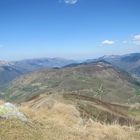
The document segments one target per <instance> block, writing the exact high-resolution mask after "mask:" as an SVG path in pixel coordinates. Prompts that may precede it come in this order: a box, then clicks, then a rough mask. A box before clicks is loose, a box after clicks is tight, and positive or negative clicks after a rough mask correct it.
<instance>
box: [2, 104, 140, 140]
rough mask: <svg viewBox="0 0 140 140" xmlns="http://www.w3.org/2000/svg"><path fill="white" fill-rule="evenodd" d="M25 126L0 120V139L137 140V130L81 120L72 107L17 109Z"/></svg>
mask: <svg viewBox="0 0 140 140" xmlns="http://www.w3.org/2000/svg"><path fill="white" fill-rule="evenodd" d="M20 110H21V111H22V112H24V113H25V114H26V115H27V117H28V119H29V122H28V123H23V122H20V121H17V120H0V140H140V130H136V129H135V128H134V127H127V126H120V125H118V124H112V125H107V124H101V123H100V122H95V121H92V120H91V119H90V120H88V121H85V120H83V119H82V118H81V117H80V113H79V112H78V111H77V109H76V108H75V107H74V106H73V105H68V104H64V103H60V102H56V103H55V104H54V105H53V106H52V108H41V109H38V110H34V109H31V108H29V107H28V105H27V106H26V105H24V106H22V107H21V108H20Z"/></svg>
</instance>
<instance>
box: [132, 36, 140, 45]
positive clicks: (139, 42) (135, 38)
mask: <svg viewBox="0 0 140 140" xmlns="http://www.w3.org/2000/svg"><path fill="white" fill-rule="evenodd" d="M133 41H134V43H135V44H137V45H140V34H139V35H135V36H133Z"/></svg>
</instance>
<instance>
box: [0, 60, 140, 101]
mask: <svg viewBox="0 0 140 140" xmlns="http://www.w3.org/2000/svg"><path fill="white" fill-rule="evenodd" d="M3 93H5V94H4V96H3V98H5V99H7V100H10V101H16V102H21V101H26V100H28V99H30V98H32V97H33V96H35V95H39V94H44V93H47V94H52V93H53V94H54V93H59V94H66V93H76V94H80V95H86V96H88V97H95V98H98V99H100V100H104V101H109V102H120V103H129V102H138V101H140V97H139V96H138V95H139V83H138V82H136V81H135V79H133V78H132V77H131V76H130V75H129V74H128V73H126V72H124V71H121V70H120V69H118V68H115V67H113V66H112V65H111V64H109V63H106V62H105V61H98V62H93V63H81V64H78V65H75V66H67V67H64V68H61V69H49V70H41V71H35V72H33V73H30V74H27V75H24V76H21V77H20V78H17V79H16V80H14V81H13V82H12V83H11V84H10V85H9V87H8V88H7V89H5V90H4V91H3Z"/></svg>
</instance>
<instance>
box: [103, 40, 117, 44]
mask: <svg viewBox="0 0 140 140" xmlns="http://www.w3.org/2000/svg"><path fill="white" fill-rule="evenodd" d="M113 44H115V41H112V40H104V41H103V42H102V45H113Z"/></svg>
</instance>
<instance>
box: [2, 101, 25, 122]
mask: <svg viewBox="0 0 140 140" xmlns="http://www.w3.org/2000/svg"><path fill="white" fill-rule="evenodd" d="M0 117H1V118H5V119H14V118H16V119H19V120H21V121H23V122H26V121H27V118H26V116H25V115H24V114H23V113H22V112H20V111H19V110H18V108H17V107H16V106H15V105H13V104H11V103H4V104H2V105H0Z"/></svg>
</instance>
